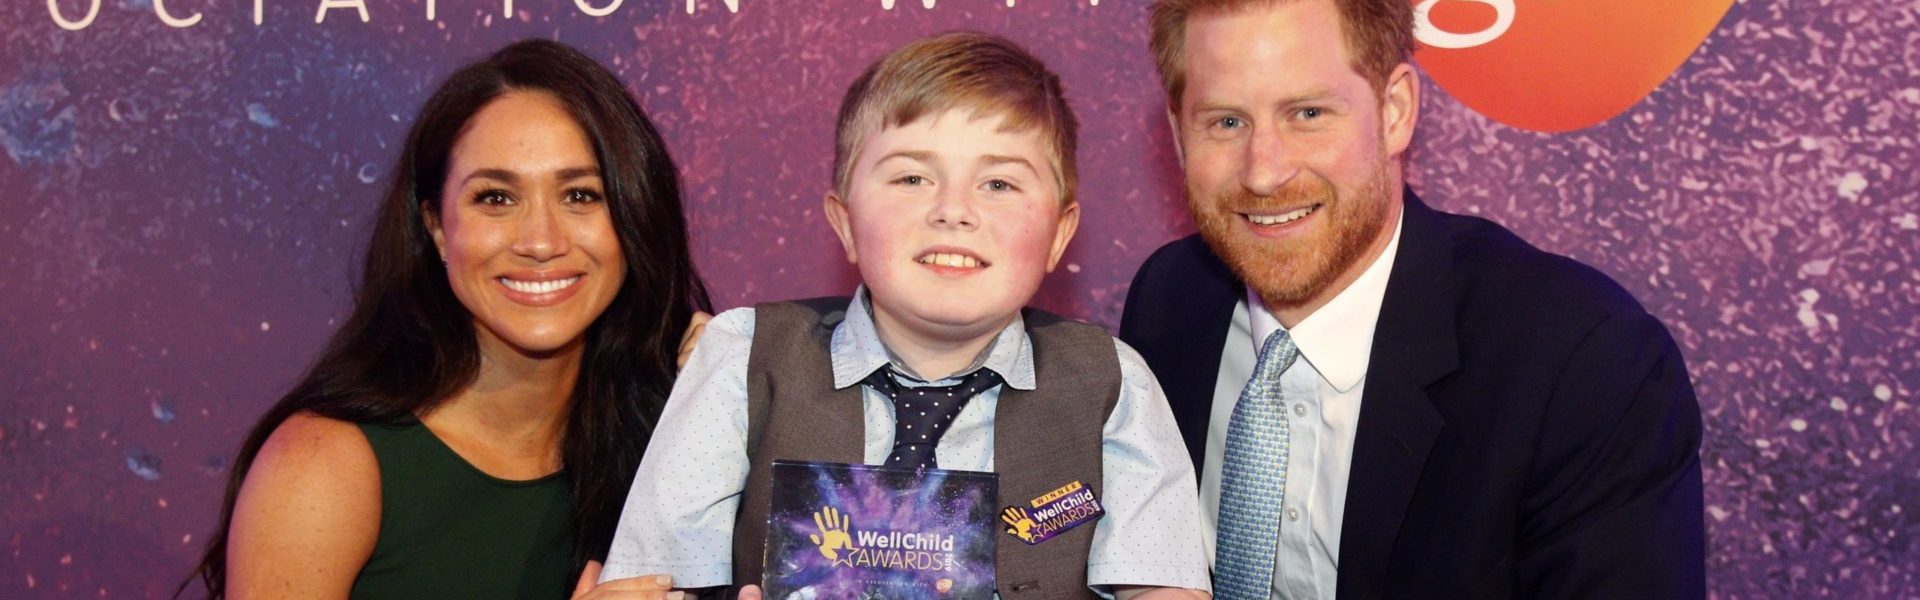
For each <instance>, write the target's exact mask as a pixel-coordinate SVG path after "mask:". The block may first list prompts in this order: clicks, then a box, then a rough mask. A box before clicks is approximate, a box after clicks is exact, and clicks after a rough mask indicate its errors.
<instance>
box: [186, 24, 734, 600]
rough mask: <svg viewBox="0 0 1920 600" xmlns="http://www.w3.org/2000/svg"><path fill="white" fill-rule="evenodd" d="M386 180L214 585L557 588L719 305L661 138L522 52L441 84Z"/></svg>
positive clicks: (239, 467) (257, 463)
mask: <svg viewBox="0 0 1920 600" xmlns="http://www.w3.org/2000/svg"><path fill="white" fill-rule="evenodd" d="M393 174H394V175H393V182H392V186H391V187H390V188H389V189H388V191H387V194H386V198H385V200H384V201H383V202H382V204H381V207H380V210H379V213H378V215H377V217H376V221H375V223H374V227H373V237H372V240H371V242H370V245H369V247H368V250H367V255H366V265H365V271H364V273H363V277H362V279H361V281H360V285H359V287H358V288H357V291H356V294H355V298H354V306H353V312H352V316H351V317H350V318H349V319H348V320H347V321H346V323H345V324H344V325H342V326H341V328H340V330H339V331H338V332H336V333H335V334H334V336H333V338H332V340H331V341H330V342H329V343H328V344H327V347H326V349H325V351H324V352H323V353H322V354H321V356H320V358H319V360H318V362H316V363H315V364H314V366H313V367H312V369H311V370H309V371H308V372H307V374H306V376H305V377H304V378H302V379H301V381H300V383H299V384H298V385H296V386H294V388H293V390H292V391H291V392H288V393H287V395H286V396H285V397H284V398H281V400H280V401H279V402H278V403H276V404H275V405H274V406H273V407H272V408H271V409H269V410H268V411H267V414H266V416H265V417H263V418H262V419H261V420H260V423H259V424H258V425H256V426H255V427H254V428H253V430H252V432H251V433H249V434H248V435H247V438H246V441H245V443H244V444H243V445H242V446H241V450H240V454H239V457H238V459H237V460H236V461H235V462H234V466H233V471H232V474H231V476H230V478H229V481H228V485H227V493H226V501H225V503H224V506H223V507H222V509H221V520H220V526H219V531H218V532H217V533H216V534H215V535H214V536H213V538H212V540H211V542H210V543H209V544H208V547H207V551H206V555H205V557H204V558H203V559H202V560H201V563H200V566H199V568H198V570H197V571H196V574H195V576H196V577H197V578H198V579H199V580H201V581H202V582H204V584H205V585H206V588H207V592H208V595H209V596H211V597H214V598H221V597H228V596H232V597H273V598H288V597H333V598H337V597H346V596H352V597H356V598H361V597H365V598H373V597H398V598H422V597H444V598H480V597H515V598H536V597H564V596H565V595H566V593H567V591H568V590H569V589H571V588H572V585H571V584H572V583H573V578H574V577H576V576H577V575H578V574H579V573H580V572H581V570H582V569H583V568H584V567H585V565H586V564H587V561H589V560H593V559H598V558H602V557H603V556H604V554H605V552H606V549H607V545H608V543H609V541H610V538H611V536H612V534H613V531H614V525H615V520H616V518H617V517H618V516H619V514H620V509H621V506H622V503H623V502H624V501H625V499H626V494H627V488H628V487H629V486H630V485H631V482H632V478H633V473H634V470H635V468H636V467H637V466H638V464H639V462H640V455H641V452H642V451H643V450H644V449H645V448H646V445H647V440H648V438H649V434H650V433H651V432H652V428H653V425H654V420H655V418H656V417H657V416H658V415H659V414H660V410H661V408H662V405H663V404H664V403H665V401H666V398H667V393H668V391H669V390H671V389H672V386H673V377H674V370H675V358H676V356H677V355H678V350H679V347H680V345H681V342H682V336H683V334H685V333H686V332H687V330H688V328H689V323H690V321H691V320H692V319H693V318H694V317H695V315H696V314H698V313H699V311H703V310H710V309H709V304H708V300H707V294H706V290H705V288H704V286H703V285H702V284H701V282H700V279H699V277H698V275H697V274H695V272H694V269H693V260H692V258H691V256H690V255H689V251H688V236H687V231H686V219H685V217H684V216H683V215H682V213H681V208H680V191H679V183H678V181H677V179H678V178H677V175H676V172H675V169H674V165H673V162H672V160H671V159H670V158H669V157H668V155H667V149H666V146H665V143H664V142H663V141H662V140H661V138H660V134H659V133H658V132H657V131H656V130H655V129H654V127H653V124H652V123H651V122H649V121H648V120H647V117H646V116H645V115H644V114H643V113H642V111H641V110H640V107H639V105H638V104H637V103H636V102H635V101H634V100H633V98H632V97H631V96H629V95H628V94H627V92H626V90H625V88H624V87H622V86H621V84H620V82H619V81H618V80H616V79H615V78H614V76H613V75H612V74H611V73H609V72H607V70H606V69H605V68H603V67H601V66H600V65H599V64H597V63H595V62H594V61H593V60H592V59H591V58H588V57H587V56H585V55H583V54H581V53H580V52H578V51H576V50H573V49H572V48H568V47H566V46H563V45H561V44H557V43H553V42H545V41H526V42H520V43H516V44H513V45H511V46H508V47H506V48H505V49H503V50H501V51H499V52H498V53H495V54H494V55H493V56H491V57H489V58H487V59H486V60H483V61H480V62H478V63H475V64H473V65H469V66H467V67H466V68H463V69H461V70H460V71H459V72H457V73H454V74H453V75H452V76H451V77H449V78H448V79H447V80H446V82H445V83H443V84H442V85H441V86H440V88H439V90H437V91H436V92H434V94H433V96H432V97H431V98H430V99H428V100H427V103H426V105H425V106H424V107H423V108H422V109H421V111H420V115H419V117H418V118H417V119H416V120H415V121H414V124H413V129H412V131H411V132H410V133H409V134H408V136H407V142H406V146H405V148H403V149H402V151H401V154H400V159H399V161H398V164H397V167H396V168H395V169H394V170H393ZM191 583H192V581H191V580H189V582H188V584H191ZM185 587H186V586H185V585H183V586H182V590H184V589H185Z"/></svg>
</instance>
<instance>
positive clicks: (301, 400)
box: [176, 40, 712, 598]
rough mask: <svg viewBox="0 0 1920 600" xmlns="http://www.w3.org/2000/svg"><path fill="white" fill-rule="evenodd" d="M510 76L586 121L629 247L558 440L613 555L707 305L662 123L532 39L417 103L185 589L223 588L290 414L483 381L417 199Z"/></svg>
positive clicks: (433, 189)
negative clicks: (259, 476)
mask: <svg viewBox="0 0 1920 600" xmlns="http://www.w3.org/2000/svg"><path fill="white" fill-rule="evenodd" d="M513 90H534V91H540V92H545V93H547V94H550V95H551V96H552V97H554V98H556V99H558V100H559V102H560V104H561V105H563V106H565V107H566V109H567V111H568V113H570V114H571V115H572V116H573V119H574V121H575V122H577V123H578V124H579V125H580V128H581V129H583V130H585V131H586V133H587V137H588V139H589V140H590V143H591V144H592V145H593V154H594V157H595V158H597V159H598V160H599V161H600V172H601V179H602V181H603V183H604V185H605V187H606V189H605V192H606V205H607V209H608V212H609V213H611V217H612V221H613V229H614V232H615V234H616V235H617V236H618V237H619V240H620V252H621V255H622V256H623V257H625V260H624V261H622V262H624V263H625V264H626V269H627V272H626V277H625V279H624V281H623V283H622V284H621V286H620V291H619V293H618V294H617V295H616V296H615V297H614V300H613V303H612V304H610V305H608V306H607V310H606V312H605V313H602V314H601V315H600V317H599V318H598V319H597V320H595V321H594V323H593V325H592V326H590V327H589V328H588V329H587V332H586V343H585V344H584V346H585V349H584V353H583V357H582V360H581V368H580V374H579V382H578V383H577V384H576V385H575V386H574V391H573V399H572V400H573V401H572V405H571V410H570V412H569V414H568V415H567V420H566V432H565V435H564V437H563V438H562V442H561V446H562V449H561V455H562V460H564V461H565V465H566V470H567V473H568V475H569V479H570V481H571V485H572V488H573V489H572V491H573V507H572V509H573V514H572V516H571V518H570V523H569V524H570V526H571V527H572V530H573V531H574V532H575V534H576V539H577V540H578V542H577V545H576V546H575V548H574V550H573V559H574V560H573V562H574V567H575V572H576V573H577V572H578V569H579V568H580V566H582V565H583V564H584V563H585V561H586V560H587V559H589V558H595V559H598V558H604V556H605V553H606V551H607V547H608V545H609V544H610V543H611V542H612V539H613V531H614V526H615V524H616V522H617V521H618V519H619V515H620V509H621V507H622V506H623V505H624V504H625V501H626V493H627V488H628V487H629V486H630V485H631V484H632V481H633V473H634V469H636V468H637V467H638V466H639V465H640V455H641V453H642V452H643V451H644V450H645V449H646V446H647V440H648V438H650V437H651V435H652V433H653V426H654V423H655V420H656V419H657V418H658V417H659V415H660V410H661V408H662V407H663V406H665V404H666V401H667V393H668V392H669V391H670V390H671V389H672V387H673V377H674V374H675V365H674V359H675V357H676V356H677V355H678V353H679V352H678V351H679V344H680V336H681V334H683V333H684V332H685V330H686V327H687V321H688V319H690V318H691V317H692V315H693V312H694V311H695V310H708V311H710V310H712V309H711V305H710V302H709V300H708V299H707V291H706V287H705V285H704V284H702V283H701V281H700V277H699V275H698V274H696V273H695V272H694V269H693V257H692V256H691V253H690V251H689V250H688V235H687V223H686V218H685V216H684V215H683V214H682V212H681V210H680V183H679V176H678V174H677V172H676V171H675V169H674V165H673V160H672V159H671V158H670V157H669V156H668V155H667V148H666V143H665V141H664V140H662V139H661V138H660V133H659V132H658V131H657V130H655V129H654V126H653V123H652V122H651V121H649V120H648V119H647V117H646V115H645V114H644V113H643V112H642V111H641V109H640V105H639V104H638V103H637V102H635V101H634V99H633V97H632V96H630V95H628V94H627V91H626V89H625V88H624V87H622V86H621V85H620V82H619V80H618V79H616V78H615V77H614V76H613V74H612V73H610V72H608V71H607V70H606V69H605V68H604V67H602V66H600V64H599V63H596V62H594V60H593V59H592V58H589V57H587V56H586V55H584V54H581V53H580V52H579V51H577V50H574V49H573V48H569V47H567V46H565V45H562V44H559V43H556V42H549V41H541V40H529V41H523V42H519V43H515V44H513V45H511V46H507V47H506V48H504V49H502V50H500V51H499V52H496V53H494V54H493V56H490V57H488V58H487V59H486V60H483V61H480V62H478V63H474V64H472V65H468V66H467V67H465V68H462V69H461V70H460V71H458V72H456V73H454V74H453V75H452V76H450V77H448V78H447V80H446V82H444V83H442V84H441V85H440V89H439V90H437V91H435V92H434V94H433V97H432V98H429V99H428V100H427V103H426V106H424V107H422V108H421V109H420V115H419V116H418V117H417V118H416V119H415V120H414V122H413V129H412V131H411V132H409V133H408V134H407V143H406V147H405V148H403V149H402V150H401V153H400V159H399V161H398V162H397V164H396V167H395V168H394V169H393V171H392V173H393V181H392V185H391V187H389V188H388V190H387V193H386V198H385V199H384V200H383V201H382V202H381V205H380V211H379V213H378V214H377V215H376V217H375V221H374V224H373V238H372V240H371V241H370V242H369V243H368V247H367V255H366V265H365V270H364V272H363V273H362V276H361V280H360V283H359V286H358V287H357V288H356V292H355V294H354V304H353V314H352V316H351V317H349V318H348V319H347V321H346V323H345V324H343V325H341V327H340V330H339V331H337V332H335V333H334V335H333V338H332V340H330V341H329V342H328V343H327V347H326V350H325V351H323V353H322V354H321V355H320V358H319V360H318V361H317V362H315V363H314V365H313V368H311V369H309V370H308V371H307V374H306V376H305V377H303V378H302V379H301V380H300V383H299V384H298V385H295V386H294V387H293V390H292V391H290V392H287V395H286V396H285V397H282V398H281V399H280V401H279V402H277V403H275V404H274V405H273V407H272V408H270V409H268V410H267V414H266V415H265V416H263V417H261V419H260V422H259V423H258V424H256V425H254V427H253V430H252V431H251V432H249V433H248V434H247V438H246V441H245V442H244V443H242V444H241V446H240V454H239V456H238V457H237V459H236V460H235V461H234V462H233V469H232V471H231V473H229V475H228V477H227V493H226V499H225V501H224V502H222V504H221V508H220V525H219V529H218V531H217V532H216V533H215V534H214V535H213V537H212V538H211V539H210V540H209V541H208V543H207V551H206V555H205V556H203V557H202V558H201V559H200V566H199V568H197V569H196V570H195V572H194V575H193V576H192V577H189V578H188V579H187V581H186V582H185V583H183V584H182V585H181V587H180V591H185V589H186V588H187V586H189V585H191V584H192V583H193V580H194V579H196V578H197V579H199V580H200V581H202V582H203V583H205V584H206V588H207V593H208V596H209V597H212V598H222V597H224V596H225V595H226V581H227V558H226V553H227V534H228V531H229V526H230V525H231V523H232V520H233V507H234V500H235V497H236V496H237V495H238V494H239V491H240V484H241V482H242V481H244V480H245V479H246V475H247V470H248V469H249V468H251V467H252V466H253V460H254V457H255V456H256V455H258V454H259V453H260V447H261V446H262V445H263V444H265V443H266V441H267V437H268V436H269V435H272V433H273V431H274V429H275V428H278V427H279V426H280V424H281V423H282V422H284V421H286V420H287V417H289V416H292V415H293V414H295V413H298V412H300V411H312V412H314V413H315V414H319V415H323V416H326V417H330V418H334V419H339V420H343V421H350V422H355V423H367V422H382V421H389V420H393V419H397V418H401V417H404V416H406V415H411V414H418V413H422V412H426V411H428V410H431V409H432V408H433V407H434V406H435V405H437V404H438V403H440V402H442V401H444V400H446V399H447V398H449V397H451V396H452V395H453V394H455V393H457V392H459V391H460V390H461V389H462V388H464V387H465V386H467V385H468V384H470V383H471V382H472V381H473V380H474V377H475V375H476V374H477V372H478V370H479V366H480V354H479V352H480V351H479V346H478V344H477V342H476V339H475V334H474V329H473V317H472V315H471V313H469V312H468V311H467V309H466V308H465V307H464V306H462V305H461V304H460V301H459V300H458V299H456V298H455V297H454V295H453V290H452V289H451V288H450V287H448V283H447V274H446V270H445V268H444V267H443V265H442V264H441V262H440V258H439V254H438V251H437V250H436V249H435V247H434V244H433V239H432V238H431V237H430V236H429V234H428V233H427V230H426V227H425V226H424V225H423V221H422V214H423V213H422V211H435V210H438V208H439V200H440V195H441V188H442V187H443V184H444V183H445V181H446V177H447V162H448V157H449V155H450V154H451V153H452V150H453V145H454V142H455V141H457V139H458V138H459V136H460V133H461V131H462V129H463V128H464V127H465V126H466V123H467V120H468V119H469V118H471V117H472V116H473V115H474V113H476V112H479V110H480V109H481V108H482V107H484V106H486V105H487V104H488V103H489V102H492V101H493V100H494V99H495V98H498V97H499V96H500V95H501V94H503V93H506V92H508V91H513ZM563 591H564V590H563ZM176 595H177V592H176Z"/></svg>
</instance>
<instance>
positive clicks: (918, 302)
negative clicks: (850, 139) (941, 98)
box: [826, 108, 1079, 370]
mask: <svg viewBox="0 0 1920 600" xmlns="http://www.w3.org/2000/svg"><path fill="white" fill-rule="evenodd" d="M1002 124H1003V120H1002V118H1001V117H1000V116H999V115H991V114H990V115H987V116H980V115H979V113H975V112H974V111H972V110H970V109H965V108H956V109H952V110H948V111H946V112H944V113H936V114H932V115H929V116H927V117H923V118H920V119H918V120H915V121H913V122H911V123H907V124H905V125H899V126H895V127H888V128H885V129H882V130H881V131H878V132H875V133H874V134H873V135H871V136H870V137H868V138H867V140H866V142H865V143H864V144H863V145H862V146H861V147H860V149H859V152H858V154H857V155H856V157H855V162H854V166H853V171H852V175H851V177H850V179H849V181H848V184H847V192H846V197H845V198H841V197H839V196H838V195H837V194H829V195H828V196H827V200H826V213H827V219H828V221H829V222H830V223H831V224H832V225H833V228H834V232H835V233H836V234H838V235H839V236H840V241H841V243H842V244H843V245H844V247H845V249H846V252H847V260H848V261H849V262H852V263H853V264H855V265H856V266H858V268H859V269H860V278H861V280H862V281H863V282H864V283H865V284H866V286H867V288H868V290H869V291H870V293H871V299H872V302H873V309H874V321H875V325H877V326H878V328H879V330H880V333H881V337H882V339H883V340H885V341H886V342H887V343H888V346H889V347H890V348H892V349H893V350H894V351H895V352H898V353H900V354H901V355H902V357H903V358H909V361H910V362H911V358H910V357H911V355H912V354H914V353H915V352H914V350H913V349H911V348H908V347H912V346H919V347H921V348H923V349H928V350H929V351H931V349H932V348H936V347H939V348H947V349H949V350H952V351H953V352H957V353H964V352H962V350H963V348H965V347H967V346H970V345H972V344H973V343H975V342H978V343H979V344H982V345H984V344H985V342H986V341H987V340H989V339H991V338H992V336H993V335H995V334H997V333H999V331H1000V329H1001V328H1003V327H1005V326H1006V324H1007V323H1009V322H1011V321H1012V320H1013V317H1014V315H1015V314H1016V313H1018V312H1019V310H1020V309H1021V307H1024V306H1026V304H1027V301H1028V300H1029V299H1031V298H1032V297H1033V294H1034V292H1035V291H1036V290H1038V289H1039V288H1040V280H1041V279H1042V278H1044V277H1045V276H1046V274H1047V273H1048V272H1050V271H1052V270H1053V267H1054V265H1055V264H1056V263H1058V261H1059V259H1060V255H1061V253H1063V252H1065V250H1066V246H1067V241H1068V240H1069V239H1071V238H1072V236H1073V230H1074V229H1075V227H1077V226H1078V223H1079V207H1078V206H1077V205H1067V206H1061V202H1060V194H1061V189H1060V184H1059V181H1058V177H1057V175H1055V170H1054V169H1053V168H1052V162H1051V159H1050V158H1049V156H1048V153H1047V144H1046V143H1045V141H1044V140H1043V139H1042V137H1041V133H1040V131H1038V130H1037V129H1027V130H1021V131H1003V130H1001V126H1002ZM975 350H977V348H976V349H975ZM936 353H937V352H936ZM972 358H973V355H972V354H967V355H966V356H964V357H963V360H961V362H962V363H963V364H964V362H965V361H966V360H971V359H972ZM914 367H915V368H916V369H918V368H920V366H919V365H914ZM936 370H937V369H936Z"/></svg>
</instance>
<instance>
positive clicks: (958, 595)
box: [763, 460, 999, 600]
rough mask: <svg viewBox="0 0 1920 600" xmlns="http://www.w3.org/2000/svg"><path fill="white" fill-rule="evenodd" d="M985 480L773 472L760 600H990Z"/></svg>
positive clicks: (811, 465) (792, 469)
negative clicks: (928, 599)
mask: <svg viewBox="0 0 1920 600" xmlns="http://www.w3.org/2000/svg"><path fill="white" fill-rule="evenodd" d="M998 488H999V478H998V476H996V475H995V474H993V473H980V472H974V471H951V470H944V469H924V470H905V469H887V468H882V467H876V466H871V465H850V464H842V463H820V462H797V461H785V460H776V461H774V462H773V493H772V495H771V496H772V497H771V498H770V500H771V502H772V509H771V510H770V511H768V514H767V550H766V557H765V560H766V579H765V581H764V582H763V585H764V586H765V588H766V597H767V598H768V600H811V599H816V598H862V599H875V600H891V599H908V598H915V599H918V598H941V599H944V598H954V599H963V598H964V599H972V598H980V599H987V598H992V597H993V589H994V586H993V556H994V555H993V548H994V542H995V537H996V536H997V535H998V533H999V527H998V525H999V518H998V517H999V515H998V513H997V509H996V508H995V506H994V501H995V499H996V498H997V493H998Z"/></svg>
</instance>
